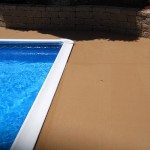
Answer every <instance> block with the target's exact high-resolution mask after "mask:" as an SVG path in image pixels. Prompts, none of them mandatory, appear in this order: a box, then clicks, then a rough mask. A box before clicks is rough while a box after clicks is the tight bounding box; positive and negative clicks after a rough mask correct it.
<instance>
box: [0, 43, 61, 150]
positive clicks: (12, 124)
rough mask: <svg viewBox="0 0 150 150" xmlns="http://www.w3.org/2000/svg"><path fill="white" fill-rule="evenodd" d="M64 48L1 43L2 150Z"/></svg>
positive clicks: (36, 44)
mask: <svg viewBox="0 0 150 150" xmlns="http://www.w3.org/2000/svg"><path fill="white" fill-rule="evenodd" d="M61 46H62V43H36V42H34V43H31V42H16V43H12V42H0V149H3V150H5V149H6V150H7V149H10V147H11V145H12V143H13V141H14V139H15V137H16V135H17V133H18V131H19V130H20V128H21V126H22V124H23V122H24V120H25V118H26V116H27V114H28V112H29V110H30V108H31V106H32V104H33V102H34V100H35V98H36V96H37V94H38V92H39V90H40V88H41V86H42V84H43V82H44V80H45V78H46V76H47V74H48V72H49V70H50V68H51V66H52V64H53V62H54V60H55V58H56V56H57V54H58V52H59V50H60V48H61Z"/></svg>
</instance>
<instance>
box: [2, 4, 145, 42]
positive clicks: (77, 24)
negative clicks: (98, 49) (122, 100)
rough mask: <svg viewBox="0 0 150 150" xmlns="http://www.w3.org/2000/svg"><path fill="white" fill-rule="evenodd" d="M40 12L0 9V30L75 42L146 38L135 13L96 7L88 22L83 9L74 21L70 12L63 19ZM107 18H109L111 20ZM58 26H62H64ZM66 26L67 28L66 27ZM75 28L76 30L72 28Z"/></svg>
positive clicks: (35, 10) (21, 9)
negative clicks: (37, 33) (13, 30)
mask: <svg viewBox="0 0 150 150" xmlns="http://www.w3.org/2000/svg"><path fill="white" fill-rule="evenodd" d="M2 9H3V8H2ZM24 9H26V10H24ZM77 9H78V8H77ZM37 10H38V11H37ZM83 10H84V11H86V8H85V7H83ZM40 11H42V10H41V7H35V8H32V11H29V12H28V7H20V8H19V9H16V6H11V7H10V9H9V7H8V9H7V10H2V11H1V8H0V26H4V27H6V28H9V29H15V30H21V31H30V30H36V31H38V32H39V33H42V34H52V35H55V36H58V37H60V38H68V39H72V40H75V41H83V40H94V39H107V40H112V41H115V40H121V41H135V40H138V39H139V37H140V36H141V35H142V32H141V31H142V25H141V23H142V19H143V17H141V16H136V14H132V13H135V12H133V11H131V10H130V9H129V10H125V11H123V10H121V11H122V12H121V13H124V15H122V14H120V13H118V12H117V11H118V10H116V9H114V8H113V7H109V8H107V7H106V8H105V11H104V12H103V8H101V7H100V8H97V7H95V8H94V9H93V15H94V17H93V18H91V19H88V18H86V17H87V14H86V13H85V12H84V11H83V14H82V15H81V16H80V14H81V13H82V7H80V8H79V9H78V11H79V12H76V13H77V14H76V15H77V16H78V18H75V19H74V20H72V18H71V17H68V15H70V14H68V12H67V13H63V14H61V18H60V16H57V13H54V14H53V15H54V16H51V18H50V17H49V16H48V15H50V12H48V13H47V12H46V13H45V16H46V17H47V18H46V17H45V16H44V15H43V18H41V17H40V16H41V13H40ZM69 11H70V10H69ZM107 11H108V12H107ZM78 13H79V14H78ZM55 15H56V16H57V17H56V16H55ZM126 16H128V18H127V17H126ZM70 18H71V19H70ZM106 18H109V20H107V19H106ZM145 18H146V17H145ZM56 21H57V22H56ZM57 23H60V24H61V26H59V25H58V24H57ZM62 24H66V25H64V26H62ZM72 26H73V28H70V27H72ZM91 27H92V28H91ZM93 27H94V28H93Z"/></svg>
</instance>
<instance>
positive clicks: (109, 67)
mask: <svg viewBox="0 0 150 150" xmlns="http://www.w3.org/2000/svg"><path fill="white" fill-rule="evenodd" d="M50 33H51V32H49V34H48V33H46V32H45V33H44V32H43V33H42V32H37V31H17V30H8V29H7V30H6V29H3V28H0V38H58V37H63V38H71V39H73V40H76V42H75V46H74V48H73V51H72V54H71V56H70V59H69V61H68V64H67V66H66V69H65V72H64V74H63V77H62V80H61V82H60V85H59V88H58V90H57V92H56V95H55V98H54V100H53V103H52V106H51V109H50V110H49V113H48V115H47V118H46V121H45V123H44V126H43V128H42V131H41V134H40V136H39V139H38V141H37V144H36V147H35V149H36V150H149V149H150V40H148V39H143V38H141V39H134V40H133V39H128V38H127V37H126V38H122V37H117V36H108V35H105V36H104V35H101V34H100V33H76V32H72V33H60V32H58V33H53V34H52V33H51V34H50Z"/></svg>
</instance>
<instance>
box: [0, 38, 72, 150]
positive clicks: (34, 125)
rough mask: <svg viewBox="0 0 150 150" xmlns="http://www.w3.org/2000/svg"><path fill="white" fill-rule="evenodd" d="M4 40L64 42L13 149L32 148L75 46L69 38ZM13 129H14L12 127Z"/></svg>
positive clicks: (29, 149)
mask: <svg viewBox="0 0 150 150" xmlns="http://www.w3.org/2000/svg"><path fill="white" fill-rule="evenodd" d="M0 41H4V42H9V41H11V42H19V41H23V42H26V41H28V42H29V41H30V42H63V45H62V47H61V49H60V51H59V53H58V55H57V57H56V60H55V61H54V64H53V66H52V68H51V70H50V72H49V73H48V75H47V78H46V79H45V81H44V83H43V85H42V88H41V89H40V92H39V93H38V95H37V97H36V99H35V101H34V103H33V105H32V107H31V109H30V111H29V113H28V115H27V117H26V119H25V121H24V123H23V125H22V127H21V129H20V130H19V133H18V134H17V137H16V138H15V141H14V142H13V144H12V147H11V150H32V149H34V146H35V143H36V141H37V138H38V136H39V133H40V130H41V128H42V125H43V123H44V120H45V118H46V115H47V112H48V110H49V108H50V105H51V103H52V100H53V97H54V94H55V92H56V89H57V87H58V84H59V82H60V79H61V76H62V73H63V71H64V68H65V65H66V63H67V60H68V58H69V55H70V53H71V50H72V47H73V43H74V42H73V41H72V40H68V39H58V40H57V39H56V40H46V39H44V40H39V39H2V40H0ZM12 130H13V129H12Z"/></svg>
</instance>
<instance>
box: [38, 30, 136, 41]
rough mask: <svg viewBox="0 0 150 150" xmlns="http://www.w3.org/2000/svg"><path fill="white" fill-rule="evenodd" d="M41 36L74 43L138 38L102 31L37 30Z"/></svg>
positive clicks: (134, 39) (133, 39)
mask: <svg viewBox="0 0 150 150" xmlns="http://www.w3.org/2000/svg"><path fill="white" fill-rule="evenodd" d="M38 32H40V33H42V34H51V35H55V36H58V37H60V38H67V39H72V40H74V41H89V40H96V39H106V40H111V41H116V40H117V41H136V40H138V39H139V36H133V35H123V34H117V33H107V32H104V31H52V30H51V31H48V30H47V31H44V30H38Z"/></svg>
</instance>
